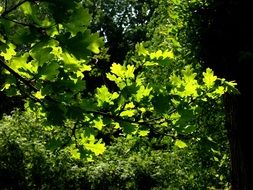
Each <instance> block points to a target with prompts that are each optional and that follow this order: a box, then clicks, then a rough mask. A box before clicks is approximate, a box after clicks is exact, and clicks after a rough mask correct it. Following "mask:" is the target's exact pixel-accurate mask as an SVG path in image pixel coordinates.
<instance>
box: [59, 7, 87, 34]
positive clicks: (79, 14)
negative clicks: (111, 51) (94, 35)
mask: <svg viewBox="0 0 253 190" xmlns="http://www.w3.org/2000/svg"><path fill="white" fill-rule="evenodd" d="M90 20H91V16H90V14H89V12H88V10H87V9H85V8H83V7H82V6H81V5H80V6H78V7H77V8H75V9H74V12H73V13H72V14H71V16H70V18H69V20H68V21H67V22H66V23H64V26H65V27H66V29H67V30H68V31H70V32H71V33H72V34H74V35H76V34H77V33H78V32H84V31H85V30H86V27H87V25H89V23H90Z"/></svg>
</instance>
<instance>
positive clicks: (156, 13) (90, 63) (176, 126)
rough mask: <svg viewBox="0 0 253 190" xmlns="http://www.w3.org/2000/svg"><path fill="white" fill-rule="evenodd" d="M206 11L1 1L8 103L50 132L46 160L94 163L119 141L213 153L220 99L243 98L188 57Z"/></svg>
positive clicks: (176, 5) (177, 5)
mask: <svg viewBox="0 0 253 190" xmlns="http://www.w3.org/2000/svg"><path fill="white" fill-rule="evenodd" d="M206 5H207V3H206V2H203V1H196V0H192V1H184V0H181V1H177V0H173V1H171V2H167V1H156V0H154V1H145V0H144V1H135V0H124V1H115V0H113V1H92V0H85V1H81V0H73V1H67V0H20V1H0V16H1V17H0V50H1V53H0V56H1V57H0V66H1V79H0V80H1V83H2V87H1V93H5V95H7V96H10V97H17V98H19V100H22V101H23V102H24V106H23V111H24V112H25V113H26V114H32V113H33V114H35V115H36V118H37V119H39V121H40V122H41V123H43V125H42V126H43V130H45V134H43V135H45V137H43V139H44V140H43V143H44V146H45V147H46V149H47V150H50V151H53V152H54V153H56V152H57V153H59V152H61V151H65V152H67V153H68V154H69V155H70V157H72V158H73V159H76V160H86V161H87V160H88V161H92V160H94V159H96V158H97V157H98V156H99V155H101V154H103V153H104V152H105V150H106V148H107V147H108V146H110V145H111V144H113V143H114V140H115V139H118V138H120V137H121V136H123V137H125V138H126V139H133V138H150V139H151V138H153V137H157V136H169V137H170V143H171V144H173V146H175V147H177V148H179V149H183V148H186V147H188V146H191V145H192V143H193V142H198V141H201V142H202V141H203V142H209V143H210V144H212V143H213V144H215V141H214V140H213V139H212V137H211V136H210V135H209V134H208V133H209V132H210V131H209V132H207V134H206V135H201V132H203V131H206V130H203V126H209V125H223V124H224V123H222V122H223V121H224V115H223V114H224V113H223V110H222V108H223V107H222V96H223V95H224V94H225V93H238V91H237V90H236V88H235V86H236V82H235V81H227V80H226V79H224V78H222V77H218V76H216V75H215V73H214V71H213V70H212V69H211V68H203V67H202V66H201V64H202V63H201V61H199V60H198V59H197V57H196V56H195V54H194V52H192V49H191V48H190V45H189V43H190V41H189V40H188V38H189V36H190V35H189V34H190V33H189V34H188V33H187V31H188V32H189V28H191V27H192V26H191V25H190V24H191V21H190V18H192V17H191V16H192V14H193V13H194V12H191V11H190V10H191V9H192V8H194V7H196V6H206ZM191 34H192V33H191ZM192 35H193V34H192ZM210 115H211V116H214V117H217V118H212V119H210V120H212V122H213V123H212V122H211V121H210V123H212V124H209V117H211V116H210ZM220 122H221V123H220ZM47 133H49V134H51V135H48V134H47ZM43 135H42V136H43ZM36 138H37V137H36ZM209 150H210V151H213V155H214V159H216V160H218V161H220V162H222V160H227V159H228V157H226V156H225V157H224V156H221V153H219V151H218V150H215V149H214V148H213V147H212V146H211V148H209ZM215 154H217V155H219V156H217V155H215ZM218 157H219V158H218ZM219 177H220V176H219ZM220 178H222V177H220Z"/></svg>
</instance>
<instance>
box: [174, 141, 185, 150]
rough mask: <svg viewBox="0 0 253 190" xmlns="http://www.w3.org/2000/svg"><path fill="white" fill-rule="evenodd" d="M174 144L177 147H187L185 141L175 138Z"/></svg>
mask: <svg viewBox="0 0 253 190" xmlns="http://www.w3.org/2000/svg"><path fill="white" fill-rule="evenodd" d="M175 146H177V147H178V148H185V147H187V144H186V143H185V142H183V141H181V140H178V139H177V140H176V141H175Z"/></svg>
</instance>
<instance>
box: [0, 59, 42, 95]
mask: <svg viewBox="0 0 253 190" xmlns="http://www.w3.org/2000/svg"><path fill="white" fill-rule="evenodd" d="M0 65H1V66H2V67H3V68H4V69H6V70H7V71H9V72H10V73H11V74H12V75H13V76H14V77H15V78H16V79H18V80H19V81H21V82H22V83H24V84H25V85H26V86H28V87H29V88H30V89H31V90H33V91H38V89H37V88H36V87H35V86H33V85H32V84H31V82H30V81H28V80H26V79H25V78H23V77H22V76H21V75H19V74H18V73H17V72H15V71H14V70H13V69H12V68H10V67H9V66H8V65H6V63H5V62H4V60H3V59H2V58H1V57H0Z"/></svg>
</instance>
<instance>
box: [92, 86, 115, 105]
mask: <svg viewBox="0 0 253 190" xmlns="http://www.w3.org/2000/svg"><path fill="white" fill-rule="evenodd" d="M95 97H96V98H97V102H98V106H103V104H104V103H109V104H110V105H113V104H114V103H113V100H115V99H117V98H118V97H119V94H118V93H117V92H114V93H110V92H109V90H108V88H107V87H106V86H105V85H103V86H102V87H100V88H97V93H96V95H95Z"/></svg>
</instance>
